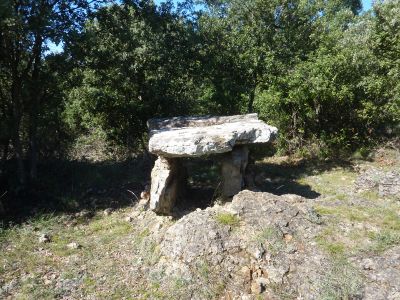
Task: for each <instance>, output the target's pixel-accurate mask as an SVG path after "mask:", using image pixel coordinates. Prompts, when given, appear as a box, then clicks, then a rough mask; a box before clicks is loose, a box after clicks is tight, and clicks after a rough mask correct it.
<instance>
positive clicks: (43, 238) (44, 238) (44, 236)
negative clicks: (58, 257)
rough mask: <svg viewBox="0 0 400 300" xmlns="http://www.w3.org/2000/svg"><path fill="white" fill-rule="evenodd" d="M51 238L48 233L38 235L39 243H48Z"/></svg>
mask: <svg viewBox="0 0 400 300" xmlns="http://www.w3.org/2000/svg"><path fill="white" fill-rule="evenodd" d="M50 241H51V239H50V236H49V235H48V234H45V233H43V234H41V235H40V236H39V243H50Z"/></svg>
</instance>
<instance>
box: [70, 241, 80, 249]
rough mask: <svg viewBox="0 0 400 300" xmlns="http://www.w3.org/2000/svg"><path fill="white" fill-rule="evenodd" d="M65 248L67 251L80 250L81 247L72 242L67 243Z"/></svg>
mask: <svg viewBox="0 0 400 300" xmlns="http://www.w3.org/2000/svg"><path fill="white" fill-rule="evenodd" d="M67 248H69V249H80V248H82V246H81V245H79V244H78V243H76V242H72V243H69V244H68V245H67Z"/></svg>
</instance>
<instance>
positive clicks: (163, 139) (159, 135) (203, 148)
mask: <svg viewBox="0 0 400 300" xmlns="http://www.w3.org/2000/svg"><path fill="white" fill-rule="evenodd" d="M147 125H148V127H149V130H150V141H149V151H150V152H151V153H153V154H156V155H159V156H163V157H196V156H203V155H207V154H217V153H225V152H230V151H232V149H233V147H234V146H236V145H247V144H255V143H268V142H270V141H272V140H273V139H274V138H275V137H276V135H277V133H278V129H277V128H276V127H273V126H269V125H267V124H266V123H264V122H263V121H261V120H259V119H258V117H257V114H247V115H236V116H226V117H225V116H221V117H176V118H170V119H151V120H149V121H148V124H147Z"/></svg>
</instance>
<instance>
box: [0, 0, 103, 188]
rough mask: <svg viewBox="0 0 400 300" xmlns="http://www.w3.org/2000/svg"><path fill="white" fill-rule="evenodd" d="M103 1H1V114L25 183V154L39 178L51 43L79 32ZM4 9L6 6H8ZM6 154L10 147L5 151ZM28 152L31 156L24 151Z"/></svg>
mask: <svg viewBox="0 0 400 300" xmlns="http://www.w3.org/2000/svg"><path fill="white" fill-rule="evenodd" d="M99 3H100V1H85V0H39V1H32V0H19V1H16V0H15V1H12V0H1V7H2V11H4V12H5V13H3V14H2V15H1V20H0V53H1V55H0V57H1V59H0V69H1V70H2V76H3V78H2V84H1V85H2V87H1V91H2V93H1V97H2V113H3V114H4V115H5V116H6V117H5V120H7V121H5V123H6V125H2V126H7V130H6V131H5V132H7V133H8V134H7V136H5V137H3V143H4V149H8V143H9V141H11V143H12V146H13V151H14V155H15V158H16V161H17V170H18V179H19V182H20V184H21V185H24V184H25V182H26V179H27V178H26V170H25V166H24V158H25V157H28V158H29V172H28V173H29V178H30V179H35V178H36V176H37V161H38V153H39V149H38V119H39V115H40V114H41V113H43V112H42V111H41V110H42V108H43V106H44V104H45V103H44V102H45V101H46V99H47V98H46V91H45V86H44V84H43V83H44V82H45V80H44V79H45V78H46V74H45V72H44V68H43V65H44V60H45V57H46V55H47V54H46V51H47V50H48V44H49V43H51V42H54V43H59V42H61V41H63V40H64V41H67V40H68V39H67V37H68V36H69V35H71V34H73V33H75V32H79V31H80V30H81V28H82V25H83V23H84V21H85V19H86V17H87V15H88V13H90V11H91V10H92V9H96V8H97V6H98V4H99ZM3 9H4V10H3ZM5 152H7V151H5ZM25 154H26V155H25Z"/></svg>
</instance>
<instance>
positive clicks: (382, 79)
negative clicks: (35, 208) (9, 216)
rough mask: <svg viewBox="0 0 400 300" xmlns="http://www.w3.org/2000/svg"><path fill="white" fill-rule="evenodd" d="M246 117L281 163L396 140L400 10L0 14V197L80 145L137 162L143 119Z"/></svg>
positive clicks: (259, 7) (131, 1)
mask: <svg viewBox="0 0 400 300" xmlns="http://www.w3.org/2000/svg"><path fill="white" fill-rule="evenodd" d="M55 44H59V45H60V46H62V47H63V50H62V51H61V52H56V51H51V50H52V49H53V48H54V45H55ZM51 45H53V46H52V47H50V46H51ZM246 112H257V113H258V114H259V116H260V117H261V118H262V119H264V120H265V121H267V122H268V123H269V124H272V125H275V126H277V127H278V128H279V130H280V137H281V138H280V139H279V144H278V145H277V149H278V150H279V151H281V152H294V151H304V149H306V150H307V151H312V152H314V153H315V154H318V155H325V156H326V155H331V154H333V153H337V151H353V150H355V149H357V148H360V147H368V146H370V145H373V144H374V143H377V142H380V141H381V140H382V139H384V138H387V137H392V136H396V135H398V134H399V131H400V128H399V123H400V1H399V0H386V1H382V2H380V1H378V2H377V3H375V5H374V7H373V9H372V11H369V12H366V13H362V11H361V3H360V1H358V0H329V1H326V0H325V1H324V0H313V1H304V0H292V1H283V0H247V1H239V0H198V1H194V2H193V1H190V0H188V1H186V2H181V3H180V4H179V5H178V7H174V5H173V4H172V2H165V3H163V4H161V5H156V4H155V3H154V2H153V1H148V0H125V1H111V0H97V1H96V0H39V1H36V0H35V1H33V0H18V1H16V0H0V155H1V157H0V159H1V161H0V197H2V195H3V194H4V193H5V192H8V193H16V194H18V193H22V191H26V190H27V189H29V188H30V187H32V186H34V185H35V184H36V183H37V182H38V180H40V178H38V164H39V163H40V161H44V160H50V159H58V160H60V159H71V158H74V156H73V153H75V152H74V151H76V149H78V150H79V148H80V147H82V144H85V143H88V142H89V143H90V142H92V141H96V142H98V141H99V140H102V141H104V142H105V143H106V145H108V147H109V148H110V146H111V149H117V148H118V149H123V152H125V153H134V152H138V151H143V150H145V145H146V138H147V137H146V120H147V119H149V118H151V117H155V116H173V115H187V114H239V113H246ZM0 201H1V198H0ZM0 203H1V202H0ZM0 209H1V207H0Z"/></svg>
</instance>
